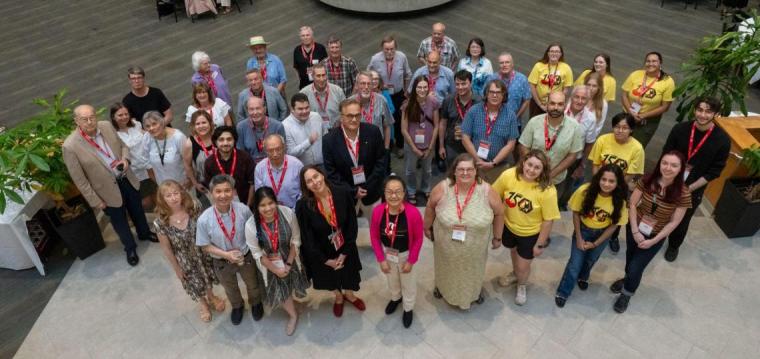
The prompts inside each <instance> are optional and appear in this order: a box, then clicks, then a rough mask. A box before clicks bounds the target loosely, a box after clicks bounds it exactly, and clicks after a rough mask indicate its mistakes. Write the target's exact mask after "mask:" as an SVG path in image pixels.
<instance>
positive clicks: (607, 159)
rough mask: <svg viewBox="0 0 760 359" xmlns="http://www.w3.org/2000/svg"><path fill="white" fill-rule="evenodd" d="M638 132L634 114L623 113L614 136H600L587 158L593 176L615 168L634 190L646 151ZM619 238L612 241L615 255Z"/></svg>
mask: <svg viewBox="0 0 760 359" xmlns="http://www.w3.org/2000/svg"><path fill="white" fill-rule="evenodd" d="M635 128H636V121H635V120H634V119H633V116H632V115H631V114H627V113H624V112H621V113H619V114H617V115H615V117H613V118H612V133H607V134H604V135H601V136H599V137H598V138H597V139H596V142H595V143H594V147H592V148H591V153H589V155H588V159H589V160H591V163H593V165H594V167H593V172H594V173H596V172H597V171H598V170H599V168H600V167H602V166H603V165H605V164H615V165H617V166H618V167H620V169H621V170H623V173H624V174H625V183H626V184H627V186H628V188H634V187H635V185H634V183H635V182H636V179H637V178H638V177H639V176H641V175H643V174H644V147H643V146H642V145H641V143H639V141H637V140H636V139H635V138H633V136H631V134H632V133H633V130H634V129H635ZM619 234H620V229H616V230H615V233H613V234H612V237H611V238H610V240H609V244H610V250H611V251H612V253H613V254H617V253H618V252H619V251H620V240H619V239H618V235H619Z"/></svg>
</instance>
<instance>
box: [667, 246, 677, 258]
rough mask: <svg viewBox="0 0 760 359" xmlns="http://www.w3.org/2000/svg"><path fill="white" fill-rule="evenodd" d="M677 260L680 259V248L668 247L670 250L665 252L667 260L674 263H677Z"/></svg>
mask: <svg viewBox="0 0 760 359" xmlns="http://www.w3.org/2000/svg"><path fill="white" fill-rule="evenodd" d="M676 258H678V248H675V247H668V249H666V250H665V260H666V261H668V262H672V261H675V260H676Z"/></svg>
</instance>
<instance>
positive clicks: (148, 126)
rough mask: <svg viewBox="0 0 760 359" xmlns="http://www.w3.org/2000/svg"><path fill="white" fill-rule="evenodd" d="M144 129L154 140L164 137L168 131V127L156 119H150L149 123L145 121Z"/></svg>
mask: <svg viewBox="0 0 760 359" xmlns="http://www.w3.org/2000/svg"><path fill="white" fill-rule="evenodd" d="M143 128H144V129H145V131H147V132H148V134H150V135H151V136H152V137H153V138H158V137H159V136H161V135H163V134H164V133H165V131H166V126H164V124H163V123H162V122H161V121H158V120H154V119H148V120H147V121H145V120H143Z"/></svg>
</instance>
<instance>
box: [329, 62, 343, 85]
mask: <svg viewBox="0 0 760 359" xmlns="http://www.w3.org/2000/svg"><path fill="white" fill-rule="evenodd" d="M327 63H328V64H327V65H328V66H327V68H328V69H330V77H331V78H332V80H333V81H334V80H338V79H340V77H341V76H342V73H343V72H342V71H340V67H341V66H340V65H341V64H340V62H338V63H337V64H336V63H334V62H333V60H332V59H328V60H327Z"/></svg>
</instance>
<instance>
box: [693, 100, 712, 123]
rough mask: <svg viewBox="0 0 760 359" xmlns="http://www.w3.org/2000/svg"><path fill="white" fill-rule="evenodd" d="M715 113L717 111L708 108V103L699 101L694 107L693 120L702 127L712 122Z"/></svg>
mask: <svg viewBox="0 0 760 359" xmlns="http://www.w3.org/2000/svg"><path fill="white" fill-rule="evenodd" d="M716 114H717V112H716V111H715V109H712V108H710V105H708V104H707V103H705V102H700V103H699V104H698V105H697V108H695V109H694V120H695V121H696V122H697V125H698V126H700V127H703V128H704V127H705V126H707V125H709V124H710V123H711V122H713V120H714V119H715V115H716Z"/></svg>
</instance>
